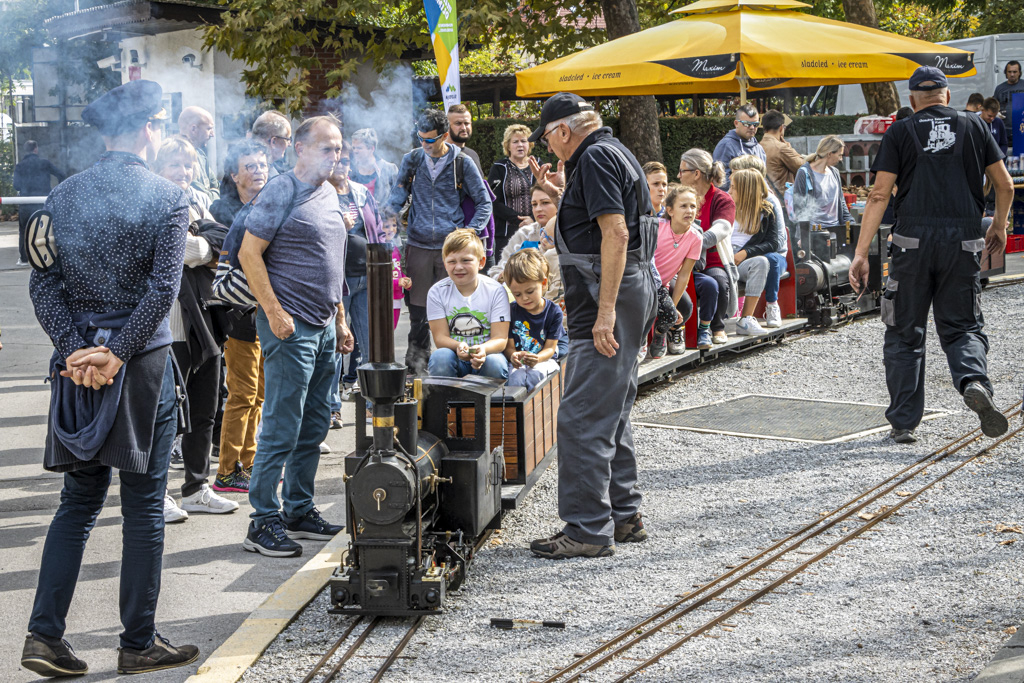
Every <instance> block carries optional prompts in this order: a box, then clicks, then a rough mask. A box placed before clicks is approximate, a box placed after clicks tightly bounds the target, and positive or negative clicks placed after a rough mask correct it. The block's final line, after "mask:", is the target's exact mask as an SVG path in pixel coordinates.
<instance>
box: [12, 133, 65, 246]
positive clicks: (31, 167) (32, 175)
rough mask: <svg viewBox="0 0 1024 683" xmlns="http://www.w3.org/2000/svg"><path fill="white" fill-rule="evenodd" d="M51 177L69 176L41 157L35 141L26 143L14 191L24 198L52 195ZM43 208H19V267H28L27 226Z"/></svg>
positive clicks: (62, 178)
mask: <svg viewBox="0 0 1024 683" xmlns="http://www.w3.org/2000/svg"><path fill="white" fill-rule="evenodd" d="M50 176H55V177H56V178H57V182H58V183H59V182H60V181H62V180H64V178H66V177H67V176H65V175H64V174H63V173H61V171H60V169H59V168H57V167H56V166H54V165H53V164H52V163H50V161H49V160H48V159H44V158H42V157H41V156H39V145H38V144H37V143H36V141H35V140H29V141H28V142H26V143H25V156H24V157H23V158H22V160H21V161H20V162H18V165H17V166H15V167H14V189H15V190H17V192H18V194H19V195H20V196H22V197H45V196H46V195H48V194H50ZM41 208H43V205H42V204H22V205H21V206H20V207H19V208H18V265H19V266H27V265H28V256H27V254H26V252H25V226H26V225H28V219H29V218H30V217H31V216H32V214H33V213H35V212H36V211H38V210H39V209H41Z"/></svg>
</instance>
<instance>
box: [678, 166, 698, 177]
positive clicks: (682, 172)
mask: <svg viewBox="0 0 1024 683" xmlns="http://www.w3.org/2000/svg"><path fill="white" fill-rule="evenodd" d="M695 172H696V171H695V170H694V169H692V168H681V169H679V175H678V176H677V177H678V178H682V177H683V174H684V173H695Z"/></svg>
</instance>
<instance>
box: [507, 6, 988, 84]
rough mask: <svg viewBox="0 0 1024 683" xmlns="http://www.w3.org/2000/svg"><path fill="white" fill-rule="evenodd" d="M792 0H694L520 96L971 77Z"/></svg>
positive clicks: (882, 34)
mask: <svg viewBox="0 0 1024 683" xmlns="http://www.w3.org/2000/svg"><path fill="white" fill-rule="evenodd" d="M799 7H810V5H807V4H805V3H803V2H798V1H797V0H774V1H772V0H699V1H698V2H695V3H692V4H690V5H687V6H686V7H683V8H681V9H678V10H676V12H677V13H680V14H683V17H682V18H680V19H678V20H675V21H670V22H668V23H665V24H662V25H661V26H655V27H654V28H649V29H647V30H646V31H640V32H639V33H634V34H632V35H628V36H624V37H622V38H619V39H617V40H612V41H609V42H607V43H604V44H602V45H598V46H596V47H592V48H590V49H587V50H583V51H582V52H577V53H575V54H571V55H568V56H566V57H561V58H559V59H555V60H553V61H550V62H547V63H546V64H541V65H539V66H535V67H533V68H530V69H526V70H524V71H520V72H519V73H517V74H516V81H517V88H516V92H517V93H518V95H519V96H520V97H542V96H546V95H550V94H553V93H556V92H559V91H562V90H565V91H571V92H574V93H576V94H577V95H580V96H582V97H594V96H606V97H615V96H620V95H683V94H687V95H689V94H701V93H736V92H738V93H740V95H741V97H742V98H743V99H744V100H745V99H746V94H747V92H748V91H760V90H770V89H773V88H799V87H807V86H818V85H838V84H845V83H868V82H875V81H900V80H904V79H907V78H910V75H911V74H912V73H913V72H914V69H916V68H917V67H918V66H922V65H928V66H936V67H938V68H940V69H942V71H943V72H945V73H946V75H947V76H971V75H973V74H974V73H975V69H974V54H973V53H971V52H965V51H963V50H958V49H956V48H952V47H946V46H944V45H936V44H934V43H929V42H927V41H924V40H917V39H916V38H906V37H904V36H898V35H895V34H893V33H888V32H886V31H880V30H878V29H872V28H866V27H864V26H859V25H857V24H850V23H846V22H842V21H834V20H832V19H822V18H821V17H815V16H812V15H809V14H803V13H801V12H796V11H794V9H795V8H799Z"/></svg>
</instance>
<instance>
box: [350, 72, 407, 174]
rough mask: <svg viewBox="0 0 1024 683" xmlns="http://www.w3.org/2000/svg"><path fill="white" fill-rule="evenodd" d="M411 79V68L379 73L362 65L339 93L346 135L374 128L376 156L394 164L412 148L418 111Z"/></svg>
mask: <svg viewBox="0 0 1024 683" xmlns="http://www.w3.org/2000/svg"><path fill="white" fill-rule="evenodd" d="M412 76H413V74H412V68H411V67H409V66H408V65H405V64H401V65H398V66H396V67H393V68H392V69H390V70H388V71H385V72H384V73H380V74H378V73H376V72H374V71H373V70H372V67H370V66H369V65H364V67H363V68H361V69H360V70H359V73H358V74H357V75H356V77H355V78H353V79H352V80H351V81H349V82H348V83H346V84H345V85H344V87H342V90H341V97H340V103H341V110H342V121H343V124H344V127H345V136H346V137H350V136H351V135H352V134H353V133H354V132H356V131H357V130H359V129H361V128H373V129H374V130H375V131H376V132H377V139H378V143H377V154H378V156H380V157H381V158H383V159H386V160H387V161H390V162H392V163H396V164H397V163H398V162H399V161H400V160H401V158H402V155H403V154H405V153H406V152H408V151H409V150H410V149H412V131H413V123H414V120H415V116H416V112H417V111H418V110H419V107H418V106H417V104H418V103H417V99H418V97H417V94H416V93H415V89H414V88H413V85H412ZM360 85H362V86H363V87H360Z"/></svg>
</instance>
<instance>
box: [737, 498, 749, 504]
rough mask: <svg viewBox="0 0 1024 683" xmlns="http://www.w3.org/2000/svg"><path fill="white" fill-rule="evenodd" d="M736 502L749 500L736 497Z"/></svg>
mask: <svg viewBox="0 0 1024 683" xmlns="http://www.w3.org/2000/svg"><path fill="white" fill-rule="evenodd" d="M736 502H737V503H746V502H747V499H746V498H737V499H736Z"/></svg>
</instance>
